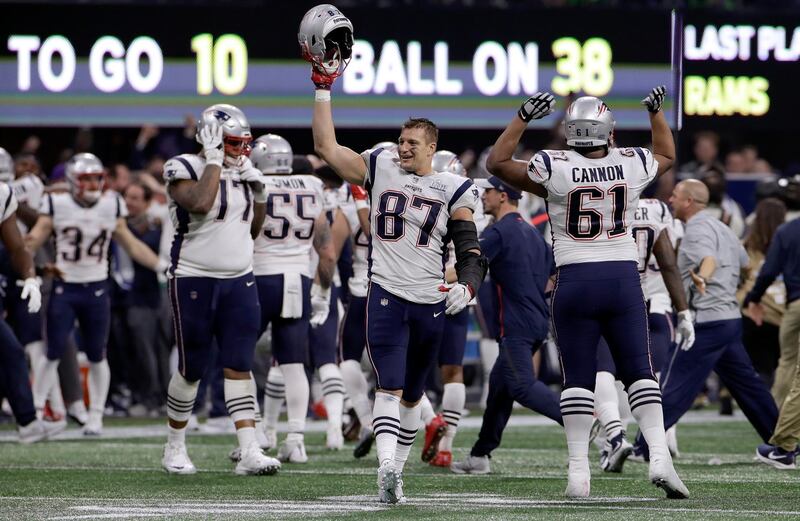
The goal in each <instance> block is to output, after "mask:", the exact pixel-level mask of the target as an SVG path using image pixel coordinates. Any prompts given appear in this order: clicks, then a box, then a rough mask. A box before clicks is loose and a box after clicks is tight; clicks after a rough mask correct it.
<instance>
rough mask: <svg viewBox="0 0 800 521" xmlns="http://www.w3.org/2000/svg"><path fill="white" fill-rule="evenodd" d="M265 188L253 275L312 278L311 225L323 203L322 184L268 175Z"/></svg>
mask: <svg viewBox="0 0 800 521" xmlns="http://www.w3.org/2000/svg"><path fill="white" fill-rule="evenodd" d="M264 186H265V190H266V192H267V217H266V219H265V220H264V228H263V229H262V230H261V233H260V234H259V235H258V238H257V239H256V241H255V253H254V254H253V271H254V272H255V274H256V275H278V274H281V273H300V274H301V275H305V276H306V277H311V276H312V273H311V268H310V260H311V252H312V251H313V249H314V248H313V246H314V224H315V223H316V221H317V218H318V217H319V216H320V214H321V213H322V206H323V202H324V201H323V199H324V194H323V185H322V181H321V180H320V179H319V178H317V177H315V176H312V175H268V176H264Z"/></svg>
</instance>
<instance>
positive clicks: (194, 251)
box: [164, 154, 253, 279]
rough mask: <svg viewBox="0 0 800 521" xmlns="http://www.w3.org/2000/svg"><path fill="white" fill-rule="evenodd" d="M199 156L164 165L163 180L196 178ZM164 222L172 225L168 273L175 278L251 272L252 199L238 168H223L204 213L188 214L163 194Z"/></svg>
mask: <svg viewBox="0 0 800 521" xmlns="http://www.w3.org/2000/svg"><path fill="white" fill-rule="evenodd" d="M205 166H206V163H205V159H203V158H202V157H200V156H198V155H195V154H182V155H180V156H176V157H173V158H172V159H170V160H169V161H167V162H166V163H165V164H164V178H165V179H166V180H167V183H173V182H176V181H180V180H183V179H190V180H193V181H198V180H199V179H200V178H201V177H202V176H203V170H204V169H205ZM167 195H168V201H169V213H170V220H171V221H172V224H173V226H174V227H175V236H174V237H173V239H172V250H171V261H172V265H171V267H170V269H169V273H170V274H171V275H172V276H175V277H212V278H216V279H232V278H235V277H241V276H242V275H246V274H247V273H249V272H251V271H252V270H253V238H252V237H251V236H250V223H251V222H252V221H253V198H252V194H251V193H250V187H249V186H248V185H247V184H246V183H241V182H239V170H238V169H233V168H223V169H222V174H221V175H220V179H219V190H217V196H216V198H215V199H214V205H213V206H212V207H211V211H210V212H208V213H207V214H199V213H189V212H188V211H186V210H185V209H183V208H182V207H181V206H180V205H178V203H177V202H175V200H174V199H172V197H169V191H167Z"/></svg>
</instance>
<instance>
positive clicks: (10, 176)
mask: <svg viewBox="0 0 800 521" xmlns="http://www.w3.org/2000/svg"><path fill="white" fill-rule="evenodd" d="M13 180H14V160H13V159H12V158H11V154H9V153H8V152H6V149H5V148H2V147H0V183H10V182H11V181H13Z"/></svg>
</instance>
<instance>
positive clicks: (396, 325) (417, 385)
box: [367, 283, 445, 403]
mask: <svg viewBox="0 0 800 521" xmlns="http://www.w3.org/2000/svg"><path fill="white" fill-rule="evenodd" d="M444 308H445V305H444V301H442V302H438V303H436V304H417V303H414V302H409V301H407V300H405V299H403V298H401V297H397V296H395V295H392V294H391V293H389V292H388V291H386V290H385V289H383V288H381V287H380V286H379V285H377V284H375V283H370V287H369V293H368V295H367V353H368V354H369V359H370V361H371V362H372V368H373V370H374V371H375V377H376V379H377V387H378V389H384V390H387V391H398V390H402V391H403V400H405V401H407V402H412V403H414V402H416V401H418V400H419V399H420V398H422V393H423V391H424V390H425V383H426V382H427V379H428V374H429V373H430V370H431V368H432V367H434V365H435V364H436V360H437V356H438V352H439V346H440V345H441V343H442V334H443V332H444Z"/></svg>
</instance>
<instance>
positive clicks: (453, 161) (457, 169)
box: [431, 150, 466, 176]
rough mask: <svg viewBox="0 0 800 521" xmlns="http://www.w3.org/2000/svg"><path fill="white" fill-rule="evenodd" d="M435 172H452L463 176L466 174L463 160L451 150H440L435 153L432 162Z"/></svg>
mask: <svg viewBox="0 0 800 521" xmlns="http://www.w3.org/2000/svg"><path fill="white" fill-rule="evenodd" d="M431 166H432V167H433V171H434V172H450V173H451V174H456V175H460V176H463V175H465V173H466V172H465V171H464V165H462V164H461V160H460V159H459V158H458V156H457V155H455V154H454V153H453V152H450V151H449V150H439V151H438V152H436V153H435V154H433V162H432V163H431Z"/></svg>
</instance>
